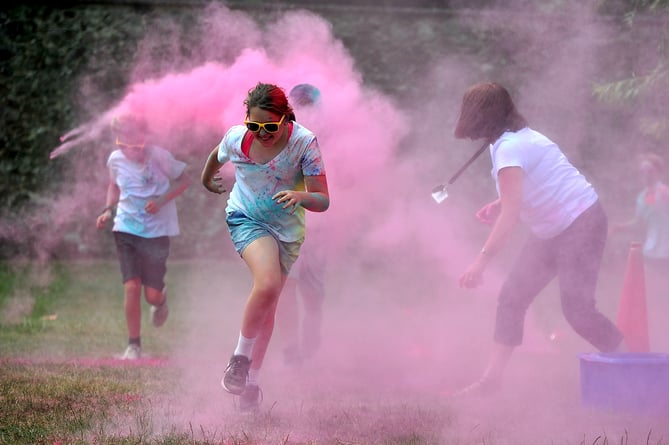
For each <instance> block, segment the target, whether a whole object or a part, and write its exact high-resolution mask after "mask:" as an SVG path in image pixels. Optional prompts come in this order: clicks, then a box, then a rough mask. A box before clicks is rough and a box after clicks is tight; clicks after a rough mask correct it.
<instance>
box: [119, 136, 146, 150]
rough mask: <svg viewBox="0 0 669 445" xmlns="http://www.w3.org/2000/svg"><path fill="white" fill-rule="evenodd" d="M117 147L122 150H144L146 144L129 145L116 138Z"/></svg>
mask: <svg viewBox="0 0 669 445" xmlns="http://www.w3.org/2000/svg"><path fill="white" fill-rule="evenodd" d="M116 145H118V146H119V147H121V148H144V144H127V143H125V142H122V141H121V140H120V139H119V138H116Z"/></svg>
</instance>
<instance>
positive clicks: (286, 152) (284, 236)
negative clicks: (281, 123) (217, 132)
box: [218, 122, 325, 242]
mask: <svg viewBox="0 0 669 445" xmlns="http://www.w3.org/2000/svg"><path fill="white" fill-rule="evenodd" d="M246 132H247V129H246V127H245V126H243V125H236V126H234V127H232V128H230V129H229V130H228V132H227V133H226V134H225V136H223V140H222V141H221V142H220V144H219V145H218V161H219V162H222V163H224V162H228V161H230V162H232V163H233V164H234V166H235V185H234V186H233V187H232V191H231V192H230V197H229V199H228V203H227V207H226V209H225V211H226V213H231V212H233V211H235V210H236V211H240V212H242V213H244V214H245V215H246V216H247V217H249V218H251V219H255V220H256V221H261V222H262V223H263V224H265V225H266V226H267V227H268V229H269V230H271V231H272V233H273V235H274V236H276V237H277V239H279V240H281V241H286V242H293V241H301V240H303V239H304V208H302V207H300V206H298V208H297V209H296V210H295V212H294V213H293V214H292V215H291V214H290V209H284V208H282V207H283V204H278V203H277V202H276V201H275V200H273V199H272V196H274V195H275V194H276V193H277V192H280V191H282V190H305V187H304V177H305V176H320V175H324V174H325V166H324V164H323V158H322V157H321V151H320V148H319V147H318V141H317V140H316V136H315V135H314V134H313V133H312V132H311V131H310V130H308V129H307V128H305V127H303V126H301V125H300V124H298V123H297V122H293V129H292V132H291V134H290V137H289V138H288V141H287V143H286V146H285V147H284V149H283V150H281V152H280V153H279V154H277V155H276V157H274V159H272V160H271V161H269V162H267V163H265V164H257V163H255V162H253V161H252V160H251V159H250V158H249V157H248V156H246V155H245V154H244V153H243V152H242V140H243V138H244V135H245V134H246Z"/></svg>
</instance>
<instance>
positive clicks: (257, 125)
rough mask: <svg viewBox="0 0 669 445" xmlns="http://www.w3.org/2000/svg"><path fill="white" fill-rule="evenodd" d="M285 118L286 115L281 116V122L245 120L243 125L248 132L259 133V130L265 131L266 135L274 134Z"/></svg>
mask: <svg viewBox="0 0 669 445" xmlns="http://www.w3.org/2000/svg"><path fill="white" fill-rule="evenodd" d="M285 118H286V115H285V114H284V115H283V116H281V120H280V121H279V122H254V121H249V120H245V121H244V124H245V125H246V128H248V129H249V131H252V132H254V133H256V132H258V131H260V129H263V130H265V131H266V132H267V133H276V132H277V131H279V128H280V127H281V124H282V123H283V120H284V119H285Z"/></svg>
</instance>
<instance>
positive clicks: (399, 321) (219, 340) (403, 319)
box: [0, 257, 669, 445]
mask: <svg viewBox="0 0 669 445" xmlns="http://www.w3.org/2000/svg"><path fill="white" fill-rule="evenodd" d="M355 266H356V265H351V264H350V263H347V264H345V265H343V266H342V268H341V269H337V270H335V271H334V272H333V276H334V277H336V279H334V280H330V281H329V282H328V286H329V287H328V291H329V293H328V295H330V297H329V298H328V300H327V302H326V303H327V304H326V315H327V317H328V326H329V330H327V332H328V333H329V334H330V337H331V339H330V343H329V347H330V348H328V349H327V361H326V362H324V366H321V367H317V368H315V369H311V370H309V368H307V369H305V370H304V372H302V371H300V372H299V373H295V371H293V372H292V373H286V371H285V369H283V368H282V367H281V366H277V365H276V362H277V358H276V357H277V356H279V357H280V351H281V345H280V343H278V344H275V343H274V342H280V336H278V338H276V340H275V339H273V340H272V341H273V343H272V345H270V346H271V348H270V351H269V352H268V359H267V366H266V367H267V368H268V370H267V372H266V375H265V377H263V378H264V379H265V380H264V381H265V382H266V385H267V386H265V387H264V390H265V400H264V402H263V409H262V410H261V412H260V413H258V414H257V415H255V416H251V417H248V416H242V415H240V414H239V413H237V412H236V411H235V410H234V407H233V404H232V400H233V399H232V398H231V397H230V396H229V395H227V394H225V393H224V392H223V391H222V390H221V389H220V387H219V386H218V381H219V379H220V372H221V371H222V367H223V366H224V362H225V360H226V359H227V356H226V354H227V353H228V352H229V349H228V348H229V347H230V345H231V343H232V342H233V341H234V338H235V335H236V333H237V332H238V331H237V330H238V322H239V316H240V313H241V312H240V308H241V305H242V303H243V298H241V297H243V295H244V294H245V292H247V290H248V285H249V283H248V279H247V278H248V276H247V274H246V271H245V269H244V266H243V264H242V262H241V261H239V259H238V258H236V257H233V258H230V259H229V260H226V259H222V260H221V259H217V260H211V261H191V262H186V261H184V262H177V261H174V262H170V264H169V271H168V277H167V281H168V285H169V286H170V289H171V295H172V297H171V300H170V309H171V313H170V320H169V322H168V324H167V325H166V326H165V327H163V328H160V329H159V330H157V329H154V328H151V327H148V326H147V325H148V311H147V310H144V311H143V314H144V320H143V326H147V327H146V328H143V337H142V342H143V345H144V348H145V349H146V350H147V351H150V353H151V355H153V356H156V357H159V358H165V360H164V361H163V362H161V363H164V364H165V366H156V364H155V363H150V362H145V363H140V364H132V365H128V364H121V363H120V362H118V361H114V360H112V356H113V355H114V354H118V353H120V352H122V350H123V347H124V346H125V342H126V340H127V339H126V338H125V332H126V329H125V320H124V317H123V295H122V285H121V283H120V272H119V270H118V264H117V262H116V261H115V260H109V261H90V262H71V263H65V264H51V265H49V267H46V266H43V267H38V266H36V265H31V264H25V263H20V264H0V314H2V316H3V318H2V322H1V325H0V444H3V445H4V444H7V445H9V444H12V445H15V444H17V445H23V444H45V445H55V444H58V445H65V444H102V445H105V444H110V445H111V444H151V445H164V444H191V445H267V444H281V445H307V444H309V445H316V444H318V445H344V444H346V445H354V444H355V445H362V444H378V445H427V444H442V443H443V444H453V445H482V444H486V445H504V444H510V443H512V444H514V445H524V444H532V445H535V444H565V445H581V444H582V445H590V444H593V445H594V444H599V445H601V444H603V443H611V444H613V443H616V444H617V443H620V444H625V445H628V444H632V443H652V444H655V445H661V444H662V445H666V444H668V443H669V442H668V440H667V439H668V438H669V431H668V430H667V428H668V426H667V423H666V419H659V418H638V417H636V418H635V417H629V416H626V415H622V414H618V413H605V412H604V413H600V412H591V411H586V410H583V409H582V407H580V406H579V405H580V404H579V400H578V393H577V391H578V389H577V388H578V374H577V369H576V365H577V362H576V360H575V359H574V354H573V352H574V351H573V350H571V349H569V350H567V351H566V352H565V353H562V354H557V355H547V356H536V355H533V354H532V353H527V352H526V353H523V352H522V351H521V352H519V353H518V355H517V357H516V359H515V360H514V362H513V364H512V366H511V368H510V379H509V383H510V384H511V391H509V392H507V393H502V394H501V395H500V396H499V397H497V398H493V399H490V400H485V401H483V402H482V403H480V402H467V401H460V402H458V401H449V400H445V399H443V398H441V397H440V396H439V394H437V393H436V392H435V390H436V389H437V388H438V387H439V383H453V382H454V381H457V382H463V381H465V380H466V379H468V378H470V377H471V375H470V374H467V369H474V372H478V371H480V367H481V366H482V360H483V359H484V358H485V355H486V354H485V353H486V352H487V351H483V350H474V351H468V350H467V349H466V348H465V347H466V346H467V345H468V344H472V345H478V344H479V343H480V341H481V340H480V339H479V338H478V336H479V335H481V334H480V333H477V332H476V331H475V330H471V331H469V333H468V334H467V338H466V340H465V339H464V338H463V337H462V335H464V333H466V332H468V331H467V326H466V324H467V323H471V322H469V321H467V322H466V323H465V324H464V325H462V323H460V324H461V326H460V327H459V328H457V329H458V330H459V332H460V333H458V332H455V333H454V331H453V325H455V324H457V323H459V322H460V321H461V320H474V319H477V318H478V319H481V320H484V319H485V318H488V317H490V316H491V310H492V309H494V306H491V301H490V300H484V299H482V298H481V297H480V296H472V294H465V293H459V292H460V291H456V290H453V291H452V292H451V293H449V294H446V295H443V294H441V293H440V294H439V295H431V294H430V293H429V291H428V290H426V289H424V283H423V281H424V279H421V280H416V282H415V283H414V286H415V288H416V289H419V290H420V292H422V300H420V301H418V300H415V301H414V300H412V301H413V303H411V304H409V303H410V302H409V301H400V299H399V297H398V296H396V295H393V294H392V293H393V292H396V290H397V289H398V288H399V286H400V285H401V286H402V289H406V288H408V287H409V284H410V283H407V282H406V280H407V279H408V278H407V277H406V276H402V275H401V273H399V272H398V273H396V274H392V275H391V274H388V273H387V272H386V270H385V269H383V268H382V269H381V270H379V271H377V272H374V271H373V270H372V269H369V268H365V267H362V266H360V265H357V267H355ZM363 277H364V280H365V281H363V280H362V278H363ZM426 277H429V274H428V275H426ZM363 282H364V283H366V286H361V285H360V283H363ZM351 283H358V284H357V286H354V287H353V288H352V287H351ZM400 283H401V284H400ZM607 286H610V287H611V288H612V292H617V288H618V285H617V282H616V280H612V281H611V282H610V283H604V287H602V291H604V292H607ZM352 289H354V291H352ZM548 293H549V294H550V293H552V292H551V291H550V290H549V292H548ZM389 296H391V297H392V298H395V299H397V300H398V301H395V302H393V301H392V300H391V299H390V298H389ZM549 296H550V295H546V297H549ZM444 299H445V300H444ZM20 301H30V302H32V304H30V305H27V304H25V305H24V304H21V303H20ZM444 301H446V303H443V302H444ZM434 304H436V306H432V305H434ZM381 307H383V311H382V312H380V311H379V308H381ZM407 307H408V308H410V309H412V311H413V312H409V316H410V317H414V318H407V315H406V311H405V309H406V308H407ZM8 308H12V309H11V310H8ZM17 308H18V309H22V310H23V312H22V311H21V310H18V309H17ZM26 308H30V310H27V309H26ZM147 308H148V307H147ZM353 308H354V309H353ZM145 309H146V308H145ZM8 312H11V313H12V315H11V317H9V316H7V314H8ZM549 312H552V311H549ZM354 313H355V315H356V317H357V318H360V317H361V316H364V317H367V318H366V319H365V318H360V320H356V319H353V318H354V317H353V314H354ZM342 321H345V322H346V323H342ZM358 323H363V324H362V325H359V324H358ZM414 325H415V326H414ZM434 325H436V326H437V327H438V330H436V331H432V330H428V331H426V332H429V333H430V334H429V337H428V338H427V339H424V338H423V340H422V341H421V336H422V335H424V332H423V331H422V328H423V326H424V327H425V329H430V326H434ZM439 330H443V336H442V337H443V338H439V336H440V334H438V332H440V331H439ZM413 335H416V336H417V338H412V336H413ZM458 335H460V336H458ZM487 335H488V334H485V335H483V337H484V339H483V342H482V343H481V344H487V343H488V340H487ZM451 336H454V337H453V338H451ZM572 337H573V336H572ZM351 339H352V340H351ZM326 340H327V339H326ZM347 342H349V343H347ZM416 343H418V344H422V345H423V346H425V348H426V349H425V350H424V351H422V352H421V351H418V353H421V354H423V353H427V354H428V355H427V356H415V355H408V356H407V355H406V354H407V345H409V346H410V345H414V344H416ZM440 344H442V347H441V349H440V348H439V345H440ZM341 345H343V347H342V346H341ZM448 345H450V346H448ZM431 346H433V348H430V347H431ZM446 346H448V347H446ZM578 347H579V348H580V347H581V346H578ZM474 349H476V348H474ZM221 351H223V352H221ZM411 351H413V350H411ZM457 351H460V352H462V353H457ZM465 352H466V353H465ZM430 354H432V355H430ZM278 362H279V363H280V360H278ZM377 364H381V365H382V367H380V368H379V367H376V366H375V365H377ZM266 367H265V366H264V367H263V369H265V368H266ZM264 372H265V371H264ZM274 374H276V376H275V375H274ZM442 375H443V381H442V380H440V377H439V376H442ZM449 379H450V380H449ZM277 382H279V383H277ZM447 386H448V385H447Z"/></svg>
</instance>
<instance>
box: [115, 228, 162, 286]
mask: <svg viewBox="0 0 669 445" xmlns="http://www.w3.org/2000/svg"><path fill="white" fill-rule="evenodd" d="M114 240H115V241H116V251H117V253H118V259H119V262H120V263H121V275H122V276H123V282H124V283H125V282H126V281H128V280H131V279H133V278H139V279H141V281H142V284H143V285H145V286H149V287H152V288H154V289H158V290H162V289H163V287H164V286H165V273H166V272H167V266H166V263H167V257H168V256H169V253H170V238H169V237H168V236H161V237H158V238H143V237H141V236H136V235H131V234H129V233H124V232H114Z"/></svg>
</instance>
